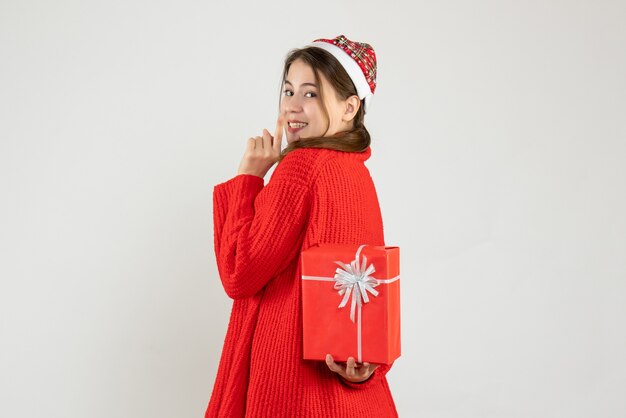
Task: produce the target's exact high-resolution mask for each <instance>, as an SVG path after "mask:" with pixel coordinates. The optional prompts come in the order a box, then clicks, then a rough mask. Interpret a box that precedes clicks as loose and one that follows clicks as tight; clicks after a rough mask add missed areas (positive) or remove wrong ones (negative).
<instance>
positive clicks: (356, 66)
mask: <svg viewBox="0 0 626 418" xmlns="http://www.w3.org/2000/svg"><path fill="white" fill-rule="evenodd" d="M306 46H315V47H318V48H322V49H324V50H326V51H328V52H330V53H331V54H332V55H333V56H334V57H335V58H337V60H338V61H339V62H340V63H341V65H342V66H343V68H344V69H345V70H346V72H347V73H348V75H349V76H350V78H351V79H352V82H353V83H354V86H355V87H356V91H357V95H358V96H359V99H361V100H363V99H365V104H364V106H363V110H364V112H367V108H368V107H369V102H370V100H371V98H372V96H373V95H374V90H376V53H375V52H374V48H372V46H371V45H369V44H366V43H364V42H355V41H351V40H349V39H348V38H346V37H345V36H344V35H339V36H337V37H336V38H334V39H323V38H320V39H316V40H314V41H313V42H311V43H310V44H308V45H306Z"/></svg>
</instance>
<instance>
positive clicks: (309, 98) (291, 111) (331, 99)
mask: <svg viewBox="0 0 626 418" xmlns="http://www.w3.org/2000/svg"><path fill="white" fill-rule="evenodd" d="M319 77H320V78H321V80H320V82H321V84H322V85H321V86H318V85H317V84H315V74H314V73H313V69H312V68H311V67H310V66H309V65H308V64H306V63H305V62H304V61H302V60H299V59H297V60H295V61H294V62H293V63H292V64H291V66H290V67H289V71H288V72H287V77H286V79H285V84H284V85H283V96H282V100H281V104H280V110H281V114H283V115H284V116H285V131H286V132H287V143H290V142H293V141H297V140H298V139H300V138H311V137H321V136H330V135H333V134H335V133H337V132H340V131H343V130H348V129H350V123H349V122H350V121H345V120H343V116H344V114H345V109H346V102H345V101H343V100H340V99H338V98H337V94H336V91H335V90H334V89H333V88H332V86H331V85H330V83H329V82H328V80H327V79H326V77H324V75H323V74H321V73H320V74H319ZM320 88H321V89H323V92H324V104H325V105H326V109H327V110H328V114H329V117H330V120H328V119H327V118H326V116H325V115H324V110H323V104H322V100H321V99H320V95H319V94H320Z"/></svg>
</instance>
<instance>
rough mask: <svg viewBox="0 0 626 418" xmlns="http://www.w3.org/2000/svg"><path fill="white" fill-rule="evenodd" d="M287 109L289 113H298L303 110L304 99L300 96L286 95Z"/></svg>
mask: <svg viewBox="0 0 626 418" xmlns="http://www.w3.org/2000/svg"><path fill="white" fill-rule="evenodd" d="M284 102H285V111H286V112H287V113H297V112H300V111H302V100H301V99H300V98H299V97H298V96H291V97H285V99H284Z"/></svg>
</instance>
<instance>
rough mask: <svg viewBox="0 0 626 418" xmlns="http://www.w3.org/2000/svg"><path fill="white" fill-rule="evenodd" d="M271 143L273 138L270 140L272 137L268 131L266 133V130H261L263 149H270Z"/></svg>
mask: <svg viewBox="0 0 626 418" xmlns="http://www.w3.org/2000/svg"><path fill="white" fill-rule="evenodd" d="M272 141H273V138H272V135H271V134H270V131H268V130H267V129H263V148H265V149H270V148H272V146H273V144H272Z"/></svg>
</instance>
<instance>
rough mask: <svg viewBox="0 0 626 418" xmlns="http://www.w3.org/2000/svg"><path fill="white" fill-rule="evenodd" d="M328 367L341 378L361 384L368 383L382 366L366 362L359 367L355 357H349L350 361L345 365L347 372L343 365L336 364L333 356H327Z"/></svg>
mask: <svg viewBox="0 0 626 418" xmlns="http://www.w3.org/2000/svg"><path fill="white" fill-rule="evenodd" d="M326 365H328V368H329V369H330V370H332V371H333V372H335V373H337V374H339V375H340V376H341V377H343V378H344V379H346V380H347V381H349V382H354V383H359V382H364V381H366V380H367V379H368V378H369V377H370V376H371V375H372V373H374V370H376V369H377V368H378V366H380V364H370V363H368V362H364V363H363V364H362V365H359V366H357V365H356V362H355V361H354V357H348V361H347V362H346V363H345V370H344V367H343V364H342V365H339V364H337V363H335V361H334V360H333V356H331V355H330V354H326Z"/></svg>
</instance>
